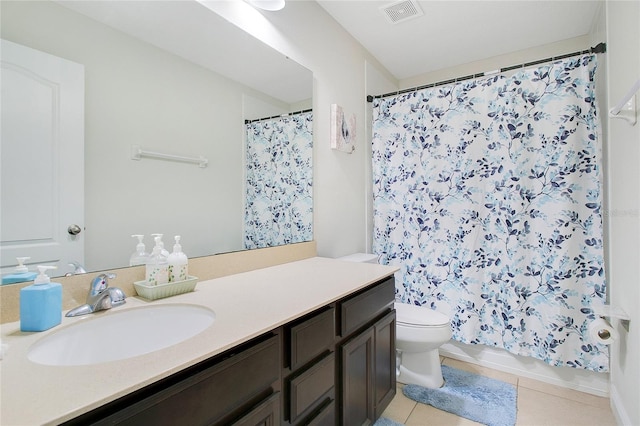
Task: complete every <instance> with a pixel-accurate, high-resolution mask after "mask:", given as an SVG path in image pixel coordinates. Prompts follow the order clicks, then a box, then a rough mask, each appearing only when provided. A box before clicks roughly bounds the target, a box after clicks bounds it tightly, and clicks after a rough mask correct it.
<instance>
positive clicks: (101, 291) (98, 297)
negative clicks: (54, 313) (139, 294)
mask: <svg viewBox="0 0 640 426" xmlns="http://www.w3.org/2000/svg"><path fill="white" fill-rule="evenodd" d="M115 277H116V276H115V274H100V275H98V276H97V277H95V278H94V279H93V281H91V286H90V287H89V294H88V295H87V303H85V304H84V305H81V306H78V307H77V308H73V309H72V310H70V311H69V312H67V314H66V316H67V317H77V316H79V315H86V314H91V313H93V312H97V311H102V310H105V309H110V308H112V307H114V306H119V305H122V304H124V303H126V300H125V299H126V298H127V296H125V294H124V292H123V291H122V290H121V289H119V288H118V287H109V278H115Z"/></svg>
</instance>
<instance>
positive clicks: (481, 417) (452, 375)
mask: <svg viewBox="0 0 640 426" xmlns="http://www.w3.org/2000/svg"><path fill="white" fill-rule="evenodd" d="M442 375H443V377H444V386H442V387H441V388H439V389H428V388H424V387H422V386H417V385H406V386H405V387H404V388H403V390H402V392H403V393H404V394H405V396H406V397H407V398H410V399H413V400H414V401H417V402H421V403H423V404H428V405H431V406H433V407H436V408H438V409H440V410H444V411H448V412H450V413H453V414H455V415H457V416H460V417H464V418H466V419H469V420H473V421H476V422H479V423H484V424H485V425H489V426H514V425H515V423H516V411H517V408H516V399H517V394H516V388H515V386H513V385H510V384H509V383H505V382H502V381H500V380H495V379H490V378H488V377H484V376H479V375H477V374H473V373H468V372H466V371H462V370H458V369H456V368H452V367H448V366H446V365H443V366H442Z"/></svg>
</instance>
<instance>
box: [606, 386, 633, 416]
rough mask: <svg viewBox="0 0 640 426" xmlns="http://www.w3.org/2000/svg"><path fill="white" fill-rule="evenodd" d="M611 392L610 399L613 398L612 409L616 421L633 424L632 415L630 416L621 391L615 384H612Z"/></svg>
mask: <svg viewBox="0 0 640 426" xmlns="http://www.w3.org/2000/svg"><path fill="white" fill-rule="evenodd" d="M610 393H611V396H610V397H609V399H610V400H611V411H613V415H614V417H615V418H616V423H617V424H619V425H629V426H631V425H632V424H633V423H632V422H631V417H629V414H628V413H627V410H625V408H624V404H623V403H622V401H621V400H620V393H619V392H618V389H617V388H616V387H615V386H614V385H611V392H610Z"/></svg>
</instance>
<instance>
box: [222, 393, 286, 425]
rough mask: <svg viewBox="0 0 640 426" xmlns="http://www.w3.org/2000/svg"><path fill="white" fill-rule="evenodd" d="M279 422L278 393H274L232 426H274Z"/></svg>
mask: <svg viewBox="0 0 640 426" xmlns="http://www.w3.org/2000/svg"><path fill="white" fill-rule="evenodd" d="M279 422H280V392H277V393H274V394H273V395H271V396H270V397H269V398H267V399H266V400H265V401H264V402H262V403H261V404H259V405H258V406H257V407H255V408H254V409H252V410H251V411H249V412H248V413H247V414H246V415H244V416H242V418H241V419H240V420H238V421H235V422H233V426H256V425H263V426H276V425H278V424H279Z"/></svg>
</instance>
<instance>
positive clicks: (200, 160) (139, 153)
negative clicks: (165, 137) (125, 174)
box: [131, 145, 209, 168]
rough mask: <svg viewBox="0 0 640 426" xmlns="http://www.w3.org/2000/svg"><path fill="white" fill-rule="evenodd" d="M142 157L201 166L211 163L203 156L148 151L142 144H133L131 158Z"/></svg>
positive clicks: (137, 158)
mask: <svg viewBox="0 0 640 426" xmlns="http://www.w3.org/2000/svg"><path fill="white" fill-rule="evenodd" d="M142 157H147V158H161V159H163V160H173V161H181V162H183V163H193V164H197V165H198V166H199V167H200V168H205V167H207V164H209V160H208V159H206V158H204V157H203V156H199V157H197V158H196V157H183V156H181V155H174V154H165V153H163V152H156V151H146V150H144V149H142V148H140V145H131V159H132V160H138V161H139V160H141V159H142Z"/></svg>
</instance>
